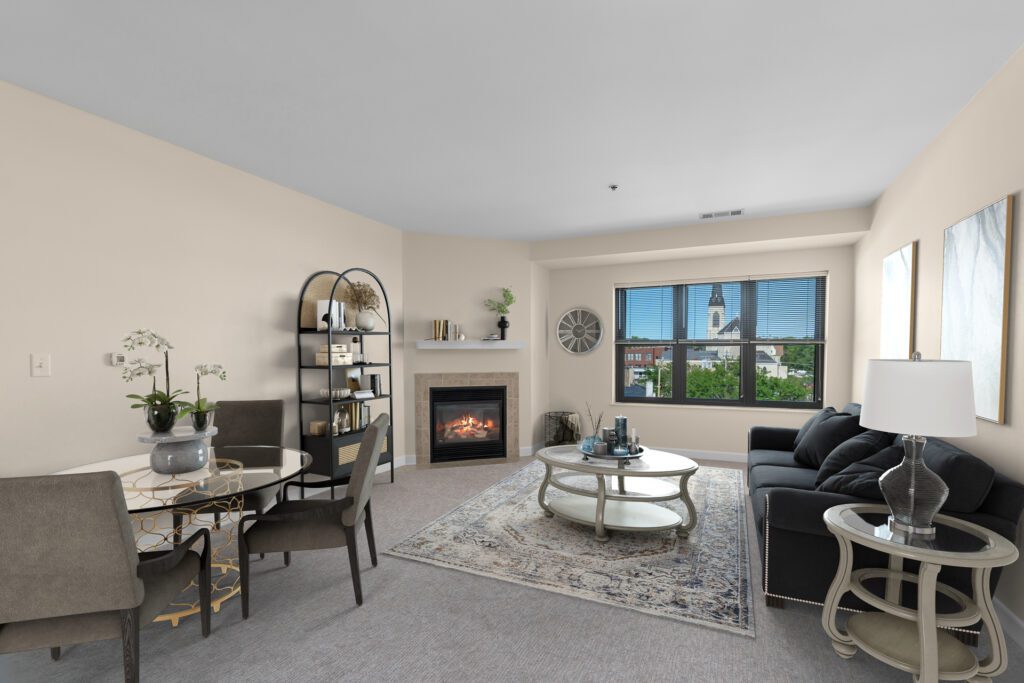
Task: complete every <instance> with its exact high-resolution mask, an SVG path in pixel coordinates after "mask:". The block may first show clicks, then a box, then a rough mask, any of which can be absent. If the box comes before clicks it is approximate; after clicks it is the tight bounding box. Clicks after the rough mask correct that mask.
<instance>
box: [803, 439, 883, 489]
mask: <svg viewBox="0 0 1024 683" xmlns="http://www.w3.org/2000/svg"><path fill="white" fill-rule="evenodd" d="M893 436H894V435H893V434H890V433H889V432H880V431H877V430H875V429H869V430H868V431H866V432H862V433H860V434H858V435H857V436H855V437H853V438H851V439H847V440H846V441H844V442H842V443H841V444H839V445H838V446H836V447H835V448H833V449H832V452H831V453H829V454H828V457H827V458H825V461H824V462H823V463H821V467H819V468H818V478H817V479H815V481H814V485H815V486H821V483H822V482H823V481H825V480H826V479H828V478H829V477H831V476H832V475H833V474H838V473H839V472H842V471H843V470H844V469H846V468H847V467H848V466H850V465H852V464H853V463H855V462H860V461H861V460H863V459H864V458H867V457H869V456H872V455H874V454H875V453H877V452H878V451H880V450H882V449H883V448H888V447H889V446H891V445H892V440H893Z"/></svg>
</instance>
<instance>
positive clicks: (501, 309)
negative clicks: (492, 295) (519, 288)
mask: <svg viewBox="0 0 1024 683" xmlns="http://www.w3.org/2000/svg"><path fill="white" fill-rule="evenodd" d="M515 302H516V295H515V294H513V293H512V290H511V289H509V288H508V287H502V288H501V301H498V300H497V299H487V300H486V301H484V306H485V307H486V308H487V310H488V311H492V312H494V313H497V314H498V315H508V307H509V306H511V305H512V304H514V303H515Z"/></svg>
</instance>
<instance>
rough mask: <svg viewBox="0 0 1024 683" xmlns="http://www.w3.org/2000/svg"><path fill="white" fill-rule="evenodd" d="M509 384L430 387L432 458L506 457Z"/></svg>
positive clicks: (443, 459) (437, 460)
mask: <svg viewBox="0 0 1024 683" xmlns="http://www.w3.org/2000/svg"><path fill="white" fill-rule="evenodd" d="M505 422H506V411H505V387H503V386H490V387H431V388H430V424H431V434H430V462H452V461H456V460H468V459H471V458H504V457H505V429H506V424H505Z"/></svg>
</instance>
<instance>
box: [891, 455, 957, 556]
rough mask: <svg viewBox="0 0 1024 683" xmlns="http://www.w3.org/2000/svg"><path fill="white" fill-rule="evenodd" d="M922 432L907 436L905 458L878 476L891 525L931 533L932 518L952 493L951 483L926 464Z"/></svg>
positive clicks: (903, 529)
mask: <svg viewBox="0 0 1024 683" xmlns="http://www.w3.org/2000/svg"><path fill="white" fill-rule="evenodd" d="M925 443H926V439H925V438H924V437H923V436H904V437H903V449H904V452H905V455H904V457H903V462H901V463H900V464H899V465H897V466H896V467H893V468H892V469H890V470H888V471H887V472H885V473H884V474H882V476H881V477H879V479H878V486H879V488H881V489H882V496H883V497H884V498H885V502H886V503H888V504H889V510H890V511H891V512H892V515H891V516H890V529H892V530H899V531H901V532H903V533H913V534H919V535H924V536H932V535H934V534H935V529H934V527H933V526H932V519H933V518H934V517H935V515H936V514H938V512H939V509H940V508H942V504H943V503H945V502H946V497H947V496H948V495H949V487H948V486H946V482H944V481H942V478H941V477H939V475H937V474H935V473H934V472H932V471H931V470H930V469H928V467H927V466H926V465H925V464H924V457H923V455H924V446H925Z"/></svg>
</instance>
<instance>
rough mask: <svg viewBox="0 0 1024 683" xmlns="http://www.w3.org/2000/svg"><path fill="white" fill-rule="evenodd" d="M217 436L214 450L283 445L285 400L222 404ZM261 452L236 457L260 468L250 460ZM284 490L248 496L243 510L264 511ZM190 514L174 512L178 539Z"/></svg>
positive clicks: (269, 489) (271, 488)
mask: <svg viewBox="0 0 1024 683" xmlns="http://www.w3.org/2000/svg"><path fill="white" fill-rule="evenodd" d="M214 424H215V425H216V426H217V434H216V435H214V437H213V438H212V439H211V440H210V443H211V444H212V445H213V447H214V448H218V447H221V446H280V445H281V443H282V441H283V440H284V439H283V434H284V401H282V400H280V399H272V400H265V401H218V402H217V414H216V418H215V421H214ZM259 456H260V453H259V452H258V451H255V450H254V451H253V452H252V454H251V456H250V455H249V454H245V453H243V452H236V453H232V456H231V457H232V458H235V459H236V460H241V461H243V463H244V464H245V465H252V466H259V465H260V464H262V463H254V462H248V460H247V458H248V457H257V458H258V457H259ZM280 491H281V487H279V486H268V487H266V488H262V489H258V490H256V491H250V492H247V493H246V494H245V498H244V500H243V502H242V510H243V511H245V512H263V511H264V510H266V509H267V507H268V506H270V504H271V503H273V502H274V501H275V500H279V495H278V494H279V493H280ZM185 514H187V512H186V511H182V512H175V513H174V520H173V521H174V529H175V532H174V539H175V541H176V542H177V541H178V540H180V538H181V523H182V518H183V517H184V516H185ZM213 517H214V528H219V527H220V513H219V512H215V513H214V515H213Z"/></svg>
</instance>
